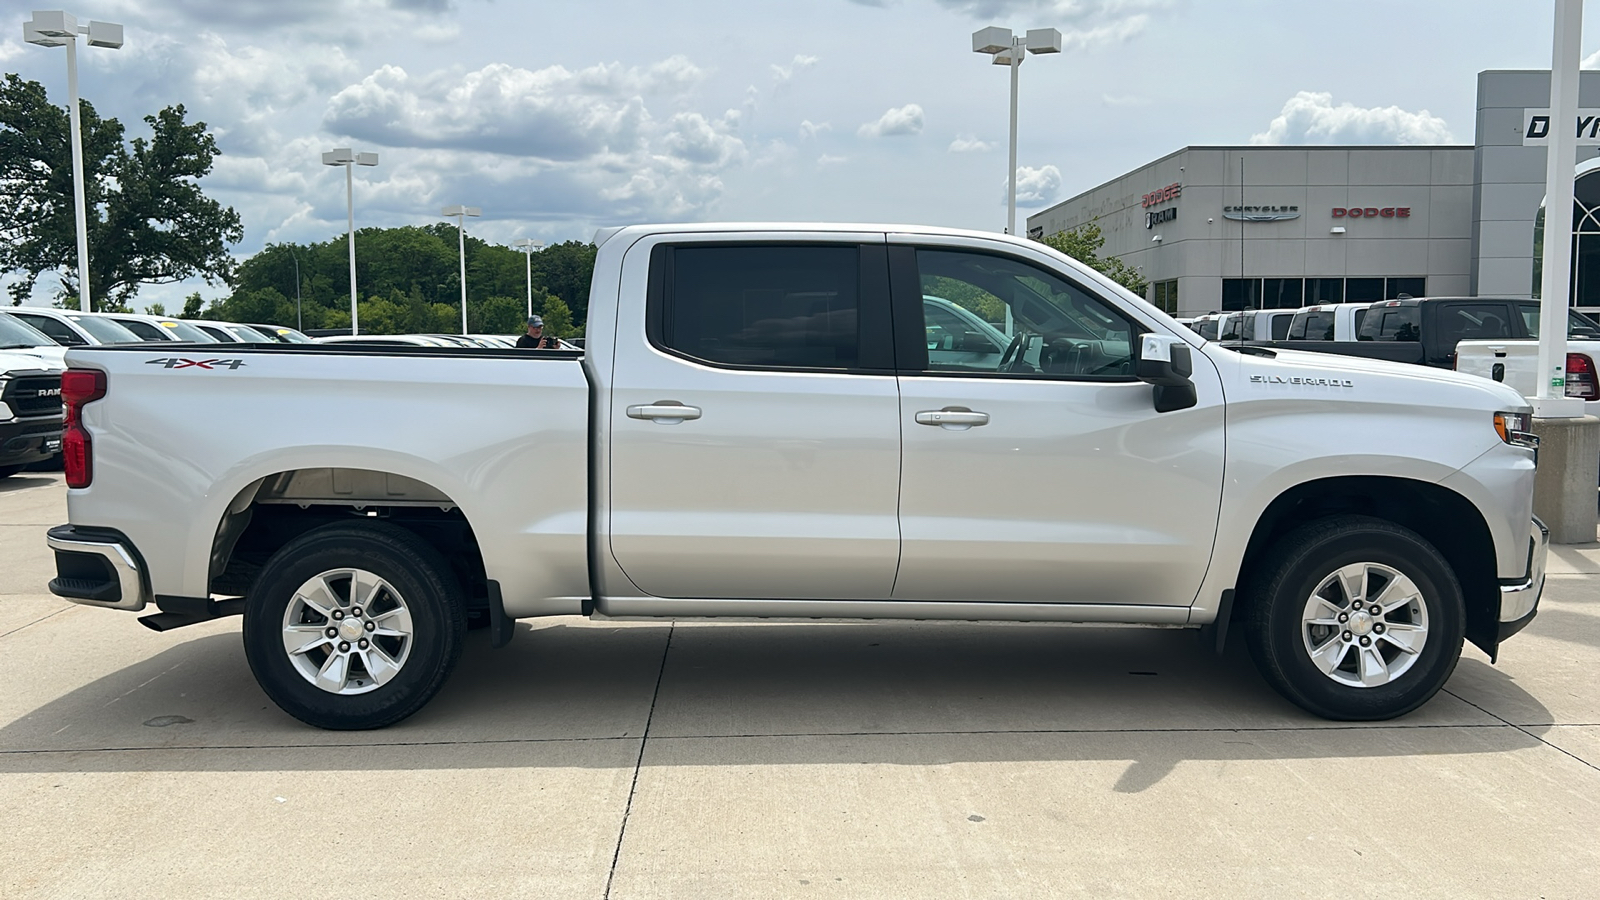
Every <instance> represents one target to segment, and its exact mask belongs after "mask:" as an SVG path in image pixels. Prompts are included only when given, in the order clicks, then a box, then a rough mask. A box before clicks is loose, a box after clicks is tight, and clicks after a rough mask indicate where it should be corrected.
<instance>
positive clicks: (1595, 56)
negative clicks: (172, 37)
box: [0, 48, 1600, 69]
mask: <svg viewBox="0 0 1600 900" xmlns="http://www.w3.org/2000/svg"><path fill="white" fill-rule="evenodd" d="M3 59H5V51H4V49H3V48H0V60H3ZM1578 68H1580V69H1600V50H1596V51H1595V52H1593V53H1591V54H1589V55H1588V56H1585V57H1584V58H1583V61H1582V62H1580V63H1578Z"/></svg>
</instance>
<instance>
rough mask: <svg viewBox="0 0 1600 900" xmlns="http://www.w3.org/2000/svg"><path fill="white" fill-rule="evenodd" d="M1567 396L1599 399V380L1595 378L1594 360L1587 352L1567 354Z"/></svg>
mask: <svg viewBox="0 0 1600 900" xmlns="http://www.w3.org/2000/svg"><path fill="white" fill-rule="evenodd" d="M1567 396H1568V397H1578V398H1581V399H1584V400H1600V382H1597V381H1596V380H1595V371H1594V360H1592V359H1590V358H1589V356H1588V355H1587V354H1584V353H1568V354H1567Z"/></svg>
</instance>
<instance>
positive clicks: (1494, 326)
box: [1437, 303, 1511, 347]
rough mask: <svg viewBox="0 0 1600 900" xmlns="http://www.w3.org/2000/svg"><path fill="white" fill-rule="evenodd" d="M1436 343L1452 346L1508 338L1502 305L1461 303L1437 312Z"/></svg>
mask: <svg viewBox="0 0 1600 900" xmlns="http://www.w3.org/2000/svg"><path fill="white" fill-rule="evenodd" d="M1437 327H1438V332H1439V334H1438V341H1439V344H1440V345H1441V346H1446V347H1454V346H1455V345H1456V342H1457V341H1470V340H1475V339H1487V338H1503V337H1510V336H1511V323H1510V322H1509V321H1507V310H1506V305H1505V304H1504V303H1464V304H1461V305H1450V306H1446V307H1445V308H1443V309H1441V310H1439V318H1438V322H1437Z"/></svg>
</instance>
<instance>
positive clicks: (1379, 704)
mask: <svg viewBox="0 0 1600 900" xmlns="http://www.w3.org/2000/svg"><path fill="white" fill-rule="evenodd" d="M596 243H597V244H598V253H597V257H596V261H595V268H594V277H593V288H592V291H591V294H590V298H589V305H588V323H587V331H586V334H587V335H589V336H591V337H592V338H593V341H592V346H589V347H588V348H587V352H586V353H584V354H582V355H580V354H576V353H554V352H550V353H545V352H539V353H533V352H529V353H516V354H513V353H503V352H486V351H484V350H483V349H481V348H465V347H454V346H446V347H439V346H429V345H427V344H425V343H414V344H413V345H411V346H404V345H401V344H399V343H397V344H394V345H390V346H373V345H372V344H371V342H372V341H377V340H384V341H388V340H394V339H391V338H362V339H358V340H366V341H368V342H369V343H368V345H367V346H361V345H360V344H359V343H350V342H339V341H328V342H324V343H319V344H314V345H312V344H305V345H294V346H288V345H278V346H274V347H255V346H245V345H236V346H234V347H230V348H229V349H228V351H227V354H226V355H227V357H228V358H227V359H220V360H213V359H203V360H192V359H174V358H173V356H172V355H171V354H163V353H161V352H160V351H159V350H157V349H155V348H152V347H149V346H125V347H104V348H78V349H73V350H71V351H69V352H68V354H67V358H68V362H69V363H70V364H71V366H72V368H70V369H69V370H68V371H67V373H66V374H65V376H64V377H63V382H62V384H63V396H64V397H65V398H66V400H67V403H68V407H67V409H68V415H67V423H66V427H65V436H64V438H63V440H64V442H65V443H66V445H67V447H68V449H69V450H74V448H76V450H75V452H69V453H67V454H66V457H67V461H68V464H67V466H66V478H67V483H68V485H69V487H70V490H69V491H68V492H67V509H68V517H69V520H70V524H67V525H62V526H59V527H56V528H54V529H51V531H50V532H49V536H48V542H49V545H50V546H51V547H52V548H53V549H54V551H55V559H56V565H57V571H58V574H59V577H58V578H57V579H56V580H55V581H53V582H52V583H51V585H50V589H51V591H53V592H54V593H55V594H57V595H59V596H63V597H67V598H70V599H72V600H74V601H76V602H79V603H84V604H87V605H91V606H101V607H106V608H111V609H120V610H128V611H138V610H144V609H145V608H146V607H148V606H150V605H151V604H154V605H155V606H156V607H157V608H158V610H159V612H154V613H153V614H152V615H148V616H146V617H145V618H144V620H143V621H145V622H146V623H147V624H149V625H150V626H151V627H153V628H155V629H157V630H164V629H169V628H175V627H181V626H184V625H188V624H192V623H196V622H203V621H208V620H211V619H214V618H216V617H218V616H223V615H231V614H235V613H240V612H242V614H243V616H244V619H243V624H242V634H243V644H244V652H245V655H246V657H247V658H248V660H249V664H250V669H251V671H252V672H253V673H254V674H255V677H256V679H257V681H258V682H259V683H260V685H261V687H262V689H263V690H264V691H265V693H266V694H267V695H268V696H269V697H271V698H272V700H273V701H274V702H276V703H277V704H278V705H279V706H280V707H281V708H283V709H284V710H286V711H288V712H289V713H290V714H292V715H294V716H296V717H298V718H300V719H301V720H303V721H305V722H308V723H311V724H313V725H317V726H321V727H327V728H373V727H380V726H383V725H387V724H390V723H393V722H396V721H399V720H400V719H403V718H404V717H406V716H408V715H410V714H411V713H413V712H415V711H417V710H418V709H420V708H421V707H422V706H423V704H425V703H426V702H427V701H428V700H429V698H431V697H432V696H433V695H434V694H435V693H436V692H437V691H438V690H439V688H440V686H441V685H442V684H443V683H444V681H445V679H446V677H447V676H448V674H449V672H450V670H451V668H452V666H453V665H454V663H455V661H456V660H457V658H458V657H459V656H460V654H461V652H462V647H463V636H464V633H465V630H466V621H467V618H468V617H469V615H478V616H482V617H483V618H485V619H486V620H487V622H488V625H489V631H490V644H491V645H492V646H501V645H503V644H504V643H505V642H506V641H508V640H510V639H511V636H512V634H513V629H512V623H513V620H515V619H518V618H529V617H536V616H556V615H594V616H604V617H654V618H659V619H680V618H691V619H692V618H718V617H729V618H748V617H772V618H860V619H868V620H873V619H952V620H969V619H995V620H1014V621H1029V622H1084V623H1120V624H1128V625H1161V626H1177V627H1186V628H1200V627H1207V628H1211V629H1213V633H1212V634H1213V637H1214V638H1215V639H1216V640H1217V643H1218V645H1219V646H1220V645H1221V641H1222V639H1223V638H1224V637H1225V635H1226V630H1227V628H1228V627H1229V624H1230V623H1235V624H1237V626H1238V627H1239V628H1241V629H1242V630H1243V632H1244V637H1245V639H1246V640H1247V643H1248V645H1249V648H1250V651H1251V653H1252V655H1253V656H1254V658H1255V660H1256V663H1257V666H1258V668H1259V669H1260V671H1261V673H1262V675H1263V676H1264V677H1265V678H1266V680H1267V681H1268V682H1269V683H1270V684H1272V686H1273V687H1274V688H1276V689H1277V690H1278V691H1279V692H1281V693H1282V694H1283V695H1284V696H1285V697H1287V698H1288V699H1290V700H1291V701H1293V702H1294V703H1297V704H1299V705H1300V706H1302V707H1303V708H1305V709H1307V710H1310V711H1311V712H1313V713H1315V714H1317V715H1321V716H1326V717H1329V718H1334V719H1383V718H1389V717H1392V716H1397V715H1401V714H1404V713H1406V712H1409V711H1411V710H1413V709H1415V708H1417V707H1418V706H1419V705H1421V704H1422V703H1424V702H1426V701H1427V700H1428V699H1429V698H1430V697H1432V696H1433V695H1434V694H1435V693H1436V692H1437V691H1438V690H1439V689H1440V687H1441V686H1442V685H1443V684H1444V682H1445V680H1446V679H1447V678H1449V677H1450V674H1451V672H1452V671H1453V670H1454V668H1455V665H1456V661H1457V659H1458V657H1459V656H1460V653H1461V650H1462V646H1463V641H1464V640H1467V641H1471V642H1472V643H1474V644H1476V645H1477V646H1478V647H1480V648H1482V649H1483V650H1484V651H1485V652H1486V653H1487V654H1489V657H1490V659H1493V658H1494V656H1495V654H1496V652H1497V650H1498V647H1499V645H1500V642H1501V641H1502V640H1505V639H1506V638H1508V637H1510V636H1511V635H1513V634H1515V633H1516V632H1517V631H1518V630H1519V629H1521V628H1522V627H1523V626H1525V625H1526V624H1527V623H1528V622H1529V621H1531V620H1532V618H1533V616H1534V615H1535V613H1536V611H1537V606H1538V601H1539V595H1540V591H1541V590H1542V587H1543V584H1544V569H1545V555H1546V552H1547V535H1546V532H1545V530H1544V529H1543V527H1542V526H1541V525H1540V524H1539V522H1538V520H1536V519H1535V518H1533V515H1532V504H1533V478H1534V450H1533V447H1532V444H1533V440H1532V438H1531V435H1529V434H1528V428H1529V418H1530V415H1531V410H1530V408H1529V407H1528V404H1527V403H1526V401H1524V400H1523V399H1522V397H1520V396H1518V395H1517V393H1516V392H1515V391H1513V390H1511V389H1510V388H1507V387H1506V386H1504V385H1500V384H1495V383H1493V382H1491V381H1488V380H1485V379H1481V378H1474V377H1470V376H1466V375H1461V374H1458V373H1454V372H1450V371H1448V370H1440V369H1433V368H1423V367H1418V366H1408V365H1399V364H1391V363H1385V362H1382V361H1377V360H1370V359H1360V358H1355V357H1345V356H1338V355H1333V354H1325V353H1297V352H1292V351H1286V350H1277V349H1268V348H1259V349H1254V350H1253V351H1252V352H1251V353H1249V354H1245V353H1239V352H1235V351H1233V350H1230V349H1228V348H1226V347H1223V346H1221V345H1218V344H1215V343H1209V342H1205V341H1202V340H1200V339H1199V338H1198V337H1197V336H1196V335H1195V334H1193V333H1192V332H1190V331H1188V330H1187V329H1185V328H1183V327H1182V326H1180V325H1179V324H1178V323H1177V322H1175V321H1174V320H1172V319H1171V318H1169V317H1168V316H1166V315H1165V314H1164V313H1162V312H1161V311H1160V310H1159V309H1157V308H1156V307H1154V306H1152V305H1151V304H1149V303H1147V302H1145V301H1144V300H1142V299H1141V298H1139V297H1136V296H1134V295H1133V294H1130V293H1128V292H1127V291H1126V290H1124V289H1122V288H1121V287H1119V286H1118V285H1116V284H1115V283H1114V282H1112V281H1110V280H1109V279H1107V278H1105V277H1104V276H1102V275H1101V274H1099V273H1098V272H1096V271H1094V270H1093V269H1091V268H1089V267H1087V266H1084V265H1083V264H1081V263H1079V262H1077V261H1075V260H1072V259H1069V258H1068V257H1066V256H1064V255H1062V254H1060V253H1057V252H1055V251H1053V250H1051V249H1050V248H1048V247H1046V246H1044V245H1042V244H1040V243H1038V242H1035V241H1028V240H1023V239H1019V238H1015V237H1009V236H1005V235H997V234H993V233H989V232H970V231H955V230H949V229H939V228H922V227H915V226H897V227H883V226H877V227H874V226H865V225H821V224H802V225H770V224H764V225H760V226H748V225H743V226H741V225H728V224H697V225H674V226H637V227H630V228H625V229H610V230H607V231H604V232H602V233H601V234H600V235H599V236H598V239H597V241H596ZM935 286H937V291H938V294H937V295H936V296H940V297H950V296H958V297H961V298H963V299H964V300H966V301H967V302H971V303H975V304H977V305H980V306H982V307H984V308H993V307H994V305H995V304H999V307H998V309H999V310H1002V311H1003V312H1002V315H1001V316H1000V318H1001V320H1002V321H1004V322H1007V323H1009V325H1008V327H1007V329H1005V331H1004V333H1005V334H1007V335H1009V338H1008V340H1007V341H1006V344H1005V346H1004V347H1003V348H1001V350H1000V352H999V353H992V352H988V351H987V350H985V351H984V352H982V353H977V352H974V353H973V354H972V355H970V356H966V357H958V358H945V357H941V356H939V355H938V354H937V350H938V348H930V347H929V337H930V331H929V328H928V321H929V319H930V310H932V309H935V308H937V309H939V310H943V311H949V310H948V309H947V308H945V307H943V306H942V305H941V304H937V303H935V304H933V305H932V306H930V305H929V301H928V300H927V296H926V295H929V294H930V292H931V291H933V290H934V288H935ZM984 318H985V319H993V318H995V316H993V315H992V314H991V315H990V316H986V317H984ZM967 324H968V325H975V324H976V323H967ZM957 327H960V328H962V329H963V333H965V328H966V326H964V325H958V326H957ZM979 331H980V332H981V331H983V329H981V328H980V329H979ZM985 334H986V335H987V333H986V332H985ZM987 337H988V339H989V340H991V341H992V340H993V335H987ZM936 343H939V344H940V347H942V346H943V345H942V341H941V342H936ZM963 343H964V338H963ZM955 344H956V341H955V340H952V349H954V347H955ZM962 352H966V351H965V350H963V351H962ZM309 386H315V389H308V387H309ZM174 448H182V452H181V453H178V452H174ZM63 652H66V653H69V654H70V652H73V651H71V650H70V648H69V649H68V650H65V651H63ZM1088 687H1089V686H1082V685H1080V686H1079V688H1078V689H1088ZM534 689H538V688H534ZM1062 689H1063V690H1071V689H1073V688H1071V687H1067V686H1063V687H1062Z"/></svg>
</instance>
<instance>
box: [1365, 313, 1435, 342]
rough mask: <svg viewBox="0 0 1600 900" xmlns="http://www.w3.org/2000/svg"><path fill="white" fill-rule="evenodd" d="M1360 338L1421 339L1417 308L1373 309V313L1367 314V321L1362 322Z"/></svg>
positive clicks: (1380, 339) (1386, 339) (1375, 339)
mask: <svg viewBox="0 0 1600 900" xmlns="http://www.w3.org/2000/svg"><path fill="white" fill-rule="evenodd" d="M1361 339H1362V340H1366V341H1405V342H1414V341H1420V340H1422V334H1421V330H1420V329H1419V328H1418V327H1417V308H1416V307H1415V306H1410V307H1407V306H1400V307H1395V308H1393V309H1384V310H1378V311H1375V315H1371V316H1368V317H1367V321H1366V322H1364V323H1363V324H1362V328H1361Z"/></svg>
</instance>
